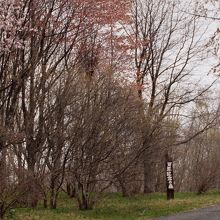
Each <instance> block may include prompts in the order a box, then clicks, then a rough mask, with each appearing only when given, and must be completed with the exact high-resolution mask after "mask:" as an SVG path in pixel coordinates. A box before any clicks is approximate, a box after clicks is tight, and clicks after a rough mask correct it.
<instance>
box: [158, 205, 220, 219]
mask: <svg viewBox="0 0 220 220" xmlns="http://www.w3.org/2000/svg"><path fill="white" fill-rule="evenodd" d="M154 220H220V205H218V206H211V207H208V208H203V209H197V210H195V211H190V212H184V213H180V214H177V215H173V216H169V217H160V218H156V219H154Z"/></svg>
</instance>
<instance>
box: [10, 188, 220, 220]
mask: <svg viewBox="0 0 220 220" xmlns="http://www.w3.org/2000/svg"><path fill="white" fill-rule="evenodd" d="M214 204H220V191H211V192H208V193H206V194H204V195H200V196H198V195H196V194H194V193H176V199H175V200H173V201H166V197H165V194H162V193H155V194H151V195H138V196H134V197H130V198H123V197H122V196H120V195H119V194H111V195H108V196H107V197H106V198H104V199H103V200H102V201H101V202H100V204H98V205H97V206H96V207H95V208H94V210H89V211H79V210H78V209H77V204H76V202H75V201H74V200H71V199H69V198H68V197H67V196H66V195H64V194H62V195H61V196H60V198H59V203H58V208H57V209H56V210H50V209H44V208H42V207H41V206H39V207H38V208H37V209H27V208H19V209H14V210H12V211H11V212H10V213H9V215H8V216H7V218H6V219H16V220H67V219H68V220H71V219H72V220H94V219H100V220H114V219H115V220H148V219H151V218H153V217H158V216H166V215H169V214H173V213H178V212H182V211H186V210H192V209H196V208H200V207H205V206H210V205H214Z"/></svg>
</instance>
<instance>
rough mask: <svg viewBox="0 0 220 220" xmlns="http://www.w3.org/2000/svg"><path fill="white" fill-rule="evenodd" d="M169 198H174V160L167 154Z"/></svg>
mask: <svg viewBox="0 0 220 220" xmlns="http://www.w3.org/2000/svg"><path fill="white" fill-rule="evenodd" d="M166 186H167V200H170V199H174V181H173V160H172V158H171V157H169V156H168V154H167V155H166Z"/></svg>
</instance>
